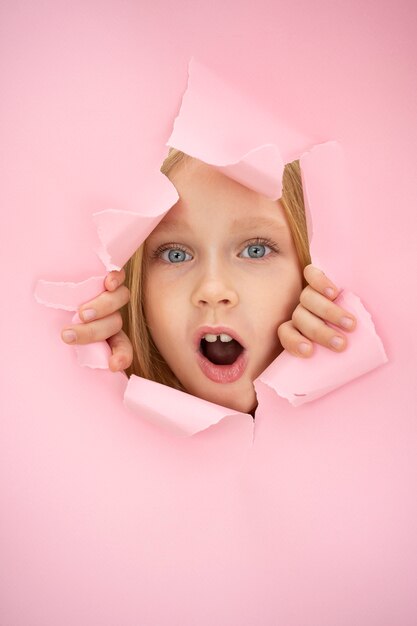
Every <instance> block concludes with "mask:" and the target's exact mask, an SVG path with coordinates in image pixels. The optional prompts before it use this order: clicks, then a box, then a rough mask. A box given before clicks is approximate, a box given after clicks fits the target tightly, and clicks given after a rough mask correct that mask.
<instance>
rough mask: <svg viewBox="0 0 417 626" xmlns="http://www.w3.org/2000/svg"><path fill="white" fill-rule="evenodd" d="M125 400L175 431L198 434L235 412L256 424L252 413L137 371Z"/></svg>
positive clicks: (127, 388) (176, 432) (130, 381)
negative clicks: (180, 389) (176, 387)
mask: <svg viewBox="0 0 417 626" xmlns="http://www.w3.org/2000/svg"><path fill="white" fill-rule="evenodd" d="M124 403H125V405H126V406H127V407H128V408H129V409H132V410H134V411H137V412H138V413H139V414H140V415H141V417H144V418H145V419H147V420H149V421H150V422H153V423H155V424H158V425H160V426H162V427H163V428H166V429H167V430H168V431H169V432H171V433H173V434H175V435H182V436H184V435H188V436H189V435H194V434H196V433H198V432H200V431H202V430H205V429H206V428H209V427H210V426H214V425H215V424H217V423H218V422H220V421H221V420H223V419H225V418H226V417H232V416H240V417H241V418H242V419H244V420H246V421H247V422H248V424H250V425H251V426H253V418H252V416H251V415H247V414H246V413H240V412H238V411H234V410H232V409H226V408H225V407H224V406H220V405H218V404H214V403H213V402H207V401H206V400H201V399H200V398H196V397H194V396H192V395H190V394H188V393H184V392H182V391H178V390H176V389H172V388H171V387H167V386H166V385H160V384H159V383H155V382H152V381H150V380H147V379H145V378H140V377H139V376H134V375H133V376H131V377H130V378H129V382H128V384H127V387H126V391H125V394H124Z"/></svg>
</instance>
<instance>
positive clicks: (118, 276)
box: [104, 268, 126, 291]
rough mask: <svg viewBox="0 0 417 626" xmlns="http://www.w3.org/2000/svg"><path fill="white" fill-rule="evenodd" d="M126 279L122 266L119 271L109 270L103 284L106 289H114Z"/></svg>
mask: <svg viewBox="0 0 417 626" xmlns="http://www.w3.org/2000/svg"><path fill="white" fill-rule="evenodd" d="M125 279H126V274H125V271H124V269H123V268H122V269H121V270H119V271H116V270H114V271H113V272H109V273H108V274H107V276H106V278H105V280H104V286H105V288H106V289H107V291H115V290H116V289H117V288H118V287H120V285H122V284H123V283H124V281H125Z"/></svg>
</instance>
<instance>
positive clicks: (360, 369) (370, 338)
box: [254, 292, 388, 406]
mask: <svg viewBox="0 0 417 626" xmlns="http://www.w3.org/2000/svg"><path fill="white" fill-rule="evenodd" d="M335 303H336V304H338V305H339V306H340V307H342V308H345V309H347V310H348V311H350V312H351V313H353V314H354V315H355V317H356V318H357V326H356V328H355V330H354V331H353V332H352V333H347V338H348V346H347V348H346V349H345V350H344V351H343V352H342V353H335V352H333V351H332V350H329V349H328V348H325V347H323V346H319V345H315V347H314V350H315V354H314V355H313V356H312V357H311V358H309V359H300V358H297V357H295V356H293V355H291V354H290V353H289V352H287V351H284V352H282V353H281V354H280V355H279V357H277V358H276V359H275V361H274V362H273V363H271V365H270V366H269V367H267V369H266V370H265V371H264V372H262V374H261V375H260V376H259V378H257V380H256V381H255V383H254V384H255V389H256V383H257V381H260V382H262V383H264V384H265V385H268V386H269V387H271V388H272V389H273V390H274V391H275V392H276V393H277V394H278V395H279V396H281V397H282V398H285V399H287V400H288V401H289V402H290V403H291V404H292V405H293V406H300V405H301V404H304V403H306V402H311V401H312V400H316V399H317V398H321V397H322V396H324V395H325V394H327V393H330V392H331V391H333V390H334V389H336V388H337V387H341V386H342V385H345V384H347V383H348V382H350V381H352V380H355V379H356V378H358V377H359V376H362V375H363V374H366V373H367V372H370V371H371V370H373V369H375V368H377V367H379V366H380V365H383V364H384V363H386V362H387V361H388V358H387V355H386V353H385V350H384V346H383V345H382V341H381V339H380V337H379V336H378V335H377V333H376V330H375V327H374V324H373V321H372V318H371V315H370V314H369V312H368V311H367V310H366V309H365V307H364V306H363V304H362V302H361V301H360V299H359V298H358V296H356V295H355V294H353V293H351V292H343V293H342V294H340V295H339V296H338V298H336V300H335Z"/></svg>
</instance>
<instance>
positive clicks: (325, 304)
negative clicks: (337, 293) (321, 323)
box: [300, 286, 356, 331]
mask: <svg viewBox="0 0 417 626" xmlns="http://www.w3.org/2000/svg"><path fill="white" fill-rule="evenodd" d="M300 303H301V304H302V305H303V307H304V308H305V309H307V310H308V311H310V313H313V314H314V315H317V316H318V317H321V319H323V320H325V321H326V322H330V323H331V324H335V326H340V328H343V329H344V330H347V331H352V330H353V329H354V328H355V326H356V318H355V316H354V315H352V314H351V313H349V312H348V311H346V310H345V309H342V308H341V307H340V306H338V305H337V304H335V303H334V302H331V301H330V300H328V298H326V297H325V296H322V295H321V294H320V293H318V291H316V290H315V289H313V288H312V287H310V286H307V287H306V288H305V289H303V291H302V292H301V296H300Z"/></svg>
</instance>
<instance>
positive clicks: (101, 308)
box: [78, 285, 130, 322]
mask: <svg viewBox="0 0 417 626" xmlns="http://www.w3.org/2000/svg"><path fill="white" fill-rule="evenodd" d="M129 300H130V291H129V289H128V288H127V287H125V285H122V286H121V287H118V288H117V289H116V291H112V292H110V291H103V293H101V294H100V295H99V296H97V298H94V300H90V302H86V303H85V304H83V305H82V306H81V307H80V309H79V311H78V314H79V316H80V318H81V319H82V321H83V322H91V321H92V320H96V319H101V318H103V317H106V316H107V315H111V314H112V313H115V312H116V311H118V310H119V309H121V308H122V306H124V305H125V304H127V303H128V302H129Z"/></svg>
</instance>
